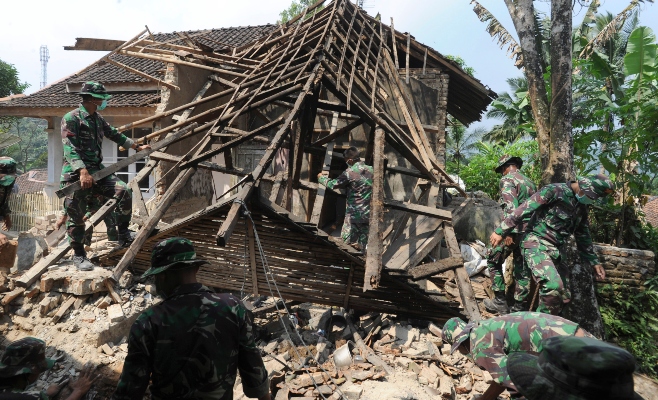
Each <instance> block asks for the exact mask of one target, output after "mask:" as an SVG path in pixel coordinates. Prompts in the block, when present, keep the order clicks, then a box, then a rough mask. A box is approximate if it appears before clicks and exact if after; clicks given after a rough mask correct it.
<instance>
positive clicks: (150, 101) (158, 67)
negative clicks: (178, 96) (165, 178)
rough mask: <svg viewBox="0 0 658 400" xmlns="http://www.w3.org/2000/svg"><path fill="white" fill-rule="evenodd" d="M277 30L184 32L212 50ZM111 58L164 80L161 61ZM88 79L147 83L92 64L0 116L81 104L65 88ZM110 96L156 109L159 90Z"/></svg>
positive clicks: (162, 36)
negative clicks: (23, 109) (17, 110)
mask: <svg viewBox="0 0 658 400" xmlns="http://www.w3.org/2000/svg"><path fill="white" fill-rule="evenodd" d="M276 27H277V25H271V24H268V25H260V26H244V27H235V28H221V29H211V30H203V31H201V30H199V31H187V32H184V33H185V34H187V35H188V36H190V37H192V38H194V40H197V41H199V42H201V43H202V44H204V45H206V46H209V47H212V48H213V49H215V50H220V49H223V48H225V47H226V46H225V45H229V46H236V47H237V46H242V45H245V44H247V43H250V42H252V41H253V40H255V39H257V38H259V37H261V36H263V35H266V34H268V33H269V32H271V31H272V30H273V29H275V28H276ZM154 37H155V39H156V40H157V41H161V42H162V41H172V42H173V43H175V44H185V42H184V41H183V39H182V38H181V37H180V36H179V35H178V34H177V33H176V32H172V33H158V34H155V35H154ZM112 59H113V60H115V61H118V62H120V63H123V64H126V65H128V66H129V67H132V68H135V69H138V70H140V71H142V72H145V73H147V74H149V75H151V76H154V77H157V78H162V77H163V73H164V68H165V65H164V64H163V63H162V62H159V61H153V60H146V59H140V58H136V57H126V56H122V55H113V56H112ZM89 80H94V81H98V82H101V83H116V82H148V81H149V80H148V79H146V78H143V77H141V76H139V75H135V74H133V73H131V72H128V71H126V70H125V69H123V68H119V67H116V66H114V65H112V64H108V63H99V62H95V63H94V64H91V65H90V66H88V67H87V68H85V69H84V70H82V71H80V72H78V73H76V74H73V75H70V76H68V77H66V78H64V79H62V80H60V81H58V82H55V83H53V84H51V85H49V86H47V87H45V88H43V89H41V90H39V91H38V92H35V93H32V94H31V95H29V96H24V97H17V98H12V99H10V100H8V101H3V102H0V115H1V114H2V108H3V107H28V108H45V107H66V108H71V107H77V106H78V104H79V103H80V97H79V96H78V95H77V94H75V93H68V92H67V89H66V85H67V84H70V85H71V86H74V87H75V86H76V85H75V84H81V83H82V82H86V81H89ZM112 95H113V97H112V103H111V106H112V107H155V106H157V104H158V103H159V101H160V92H159V91H142V92H122V93H121V92H119V93H112Z"/></svg>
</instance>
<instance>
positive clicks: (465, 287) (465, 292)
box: [443, 222, 482, 321]
mask: <svg viewBox="0 0 658 400" xmlns="http://www.w3.org/2000/svg"><path fill="white" fill-rule="evenodd" d="M443 230H444V233H445V240H446V245H447V246H448V250H449V251H450V256H451V257H461V256H462V255H461V251H460V250H459V243H457V238H456V237H455V231H454V229H453V227H452V224H449V223H447V222H444V223H443ZM455 282H456V283H457V288H459V296H460V297H461V299H462V305H463V306H464V311H465V312H466V315H468V319H469V321H479V320H481V319H482V315H481V314H480V309H479V308H478V304H477V302H476V301H475V292H474V291H473V286H472V285H471V279H470V278H469V277H468V273H467V272H466V268H464V266H463V265H462V266H461V267H457V268H456V269H455Z"/></svg>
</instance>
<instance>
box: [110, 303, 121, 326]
mask: <svg viewBox="0 0 658 400" xmlns="http://www.w3.org/2000/svg"><path fill="white" fill-rule="evenodd" d="M124 318H125V315H124V314H123V309H122V308H121V305H120V304H112V305H111V306H109V307H108V308H107V319H108V320H109V321H110V322H111V323H114V322H121V321H122V320H123V319H124Z"/></svg>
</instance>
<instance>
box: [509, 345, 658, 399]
mask: <svg viewBox="0 0 658 400" xmlns="http://www.w3.org/2000/svg"><path fill="white" fill-rule="evenodd" d="M507 369H508V371H509V376H510V378H511V379H512V381H513V383H514V385H515V386H516V388H517V389H518V391H519V392H520V393H521V394H523V395H524V396H525V397H526V398H528V399H543V400H590V399H592V400H593V399H596V400H607V399H639V400H642V397H641V396H640V395H638V394H637V393H635V392H634V391H633V388H634V385H633V372H634V371H635V358H634V357H633V355H631V354H630V353H629V352H627V351H626V350H624V349H621V348H619V347H617V346H614V345H612V344H609V343H605V342H602V341H600V340H596V339H592V338H585V337H569V336H561V337H560V336H558V337H552V338H549V339H547V340H545V341H544V343H543V346H542V350H541V352H540V353H539V356H535V355H532V354H524V353H514V354H511V355H510V356H509V359H508V362H507ZM652 398H653V397H652Z"/></svg>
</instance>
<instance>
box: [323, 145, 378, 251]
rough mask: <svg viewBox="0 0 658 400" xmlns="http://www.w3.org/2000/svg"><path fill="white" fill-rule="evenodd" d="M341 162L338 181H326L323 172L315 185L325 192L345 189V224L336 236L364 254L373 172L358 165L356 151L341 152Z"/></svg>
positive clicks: (369, 168) (368, 167) (352, 149)
mask: <svg viewBox="0 0 658 400" xmlns="http://www.w3.org/2000/svg"><path fill="white" fill-rule="evenodd" d="M343 159H344V160H345V163H347V169H346V170H345V171H343V173H342V174H340V176H339V177H338V178H336V179H329V176H328V173H327V172H326V171H325V172H321V173H319V174H318V182H319V183H320V184H321V185H324V186H326V187H328V188H329V189H334V188H341V187H346V188H347V207H346V208H345V221H344V222H343V229H342V230H341V233H340V236H341V238H342V239H343V241H344V242H345V243H347V244H350V245H352V246H354V247H356V248H357V249H359V250H361V251H365V249H366V245H367V244H368V231H369V227H370V225H369V220H370V199H371V198H372V179H373V176H374V175H373V169H372V167H371V166H369V165H366V164H365V163H364V162H363V161H361V159H360V158H359V150H358V149H357V148H356V147H350V148H349V149H347V150H345V151H344V152H343Z"/></svg>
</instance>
